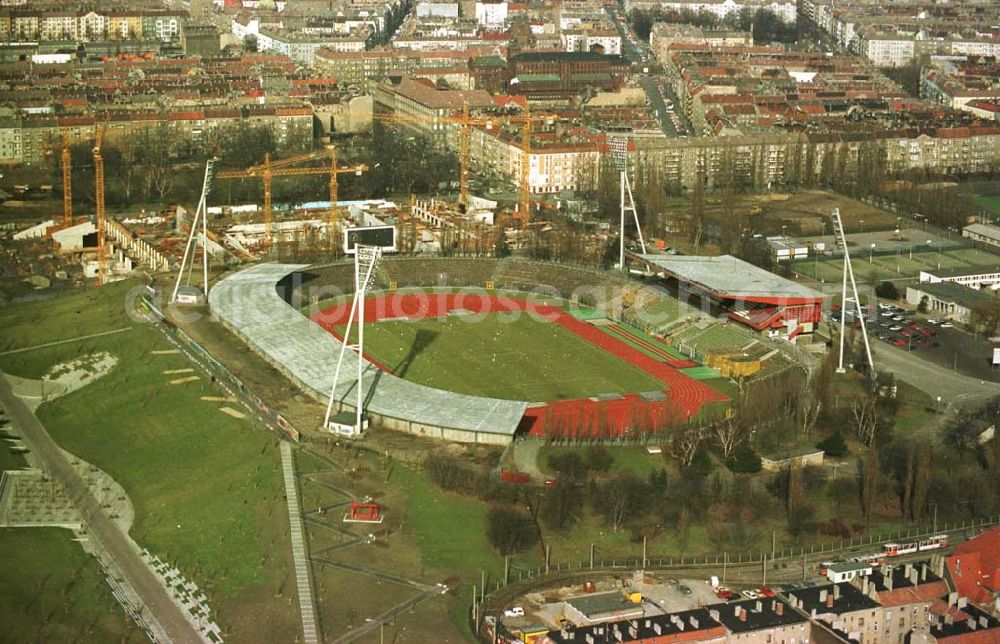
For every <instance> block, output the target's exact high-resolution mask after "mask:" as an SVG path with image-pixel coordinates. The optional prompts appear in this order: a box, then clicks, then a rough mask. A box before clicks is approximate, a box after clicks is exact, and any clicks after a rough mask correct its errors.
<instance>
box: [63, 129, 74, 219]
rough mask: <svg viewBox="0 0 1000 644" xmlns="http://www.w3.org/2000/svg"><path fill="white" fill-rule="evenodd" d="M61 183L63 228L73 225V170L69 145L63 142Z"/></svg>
mask: <svg viewBox="0 0 1000 644" xmlns="http://www.w3.org/2000/svg"><path fill="white" fill-rule="evenodd" d="M62 181H63V226H71V225H72V224H73V168H72V161H71V160H70V157H69V144H67V143H66V142H65V141H63V147H62Z"/></svg>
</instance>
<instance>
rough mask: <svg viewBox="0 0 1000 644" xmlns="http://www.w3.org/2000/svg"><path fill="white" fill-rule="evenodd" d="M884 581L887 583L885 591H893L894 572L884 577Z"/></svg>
mask: <svg viewBox="0 0 1000 644" xmlns="http://www.w3.org/2000/svg"><path fill="white" fill-rule="evenodd" d="M882 580H883V581H884V582H885V589H886V590H888V591H892V581H893V574H892V571H890V572H889V574H887V575H882Z"/></svg>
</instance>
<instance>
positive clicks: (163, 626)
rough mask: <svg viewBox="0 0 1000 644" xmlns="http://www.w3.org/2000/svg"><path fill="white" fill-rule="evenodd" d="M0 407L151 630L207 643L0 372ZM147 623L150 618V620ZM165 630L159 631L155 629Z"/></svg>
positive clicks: (178, 643) (175, 639)
mask: <svg viewBox="0 0 1000 644" xmlns="http://www.w3.org/2000/svg"><path fill="white" fill-rule="evenodd" d="M0 402H2V403H3V405H4V406H5V407H6V408H7V411H8V413H9V414H10V417H11V420H12V421H13V422H14V423H15V424H16V426H17V427H18V428H19V429H20V430H21V432H22V436H23V439H24V441H25V442H26V443H27V444H28V445H29V446H30V447H31V449H32V450H33V451H34V452H35V454H37V455H38V456H39V458H41V460H42V462H43V463H44V464H45V467H46V469H47V470H48V472H49V474H50V475H51V476H53V477H54V478H55V479H57V480H58V481H59V482H60V483H62V485H63V487H64V488H65V489H66V492H67V494H68V495H69V498H70V499H71V500H72V501H73V503H74V504H75V505H76V507H77V510H78V511H79V512H80V515H81V516H82V517H83V521H84V523H85V524H86V526H87V532H88V536H89V537H90V538H91V539H93V540H94V541H96V542H97V544H98V545H99V546H100V548H101V549H103V550H104V552H106V553H107V554H108V555H109V556H110V557H111V558H112V559H113V560H114V561H115V563H116V564H117V565H118V568H119V570H121V572H122V574H123V575H124V576H125V579H126V581H127V583H128V584H129V585H131V587H132V589H133V590H134V591H135V592H136V594H137V595H138V596H139V598H140V600H141V601H142V603H143V605H144V606H145V607H146V608H147V609H148V611H147V612H150V613H152V615H153V617H154V619H155V622H156V624H154V623H153V621H154V620H149V621H150V626H151V627H152V628H153V629H154V631H155V630H160V631H161V632H163V633H165V635H166V636H167V637H168V638H169V640H170V641H171V642H174V643H176V644H182V643H185V642H192V643H193V642H201V641H203V640H202V638H201V636H200V635H199V634H198V632H197V631H196V630H195V629H194V627H193V626H192V625H191V624H190V623H189V622H188V621H187V619H185V617H184V614H183V613H182V612H181V608H180V607H179V606H178V605H177V604H175V603H174V602H173V600H172V599H171V598H170V596H169V595H168V594H167V591H166V589H165V588H164V587H163V586H162V585H161V584H160V581H159V579H157V578H156V576H155V575H154V574H153V571H152V570H150V569H149V567H148V566H147V565H146V563H145V562H144V561H143V560H142V558H141V557H140V556H139V552H138V551H137V550H135V549H133V547H132V543H131V540H130V539H129V538H128V537H127V536H126V535H125V533H123V532H122V531H121V530H120V529H119V528H118V526H117V525H115V523H114V522H113V521H111V519H109V518H108V517H107V516H106V515H105V514H104V513H103V512H102V511H101V506H100V504H99V503H98V502H97V499H95V498H94V496H93V494H92V493H91V492H90V490H89V489H88V488H87V486H86V484H85V483H84V482H83V480H82V479H81V478H80V476H79V475H78V474H77V473H76V471H75V470H74V469H73V468H72V466H71V465H70V464H69V461H68V460H67V459H66V456H65V455H64V454H63V453H62V452H61V451H60V450H59V447H58V446H57V445H56V443H55V441H53V440H52V438H51V437H50V436H49V434H48V432H47V431H45V427H43V426H42V424H41V423H40V422H39V421H38V418H37V417H36V416H35V414H34V413H32V411H31V410H30V409H29V408H28V406H27V405H26V404H25V403H24V401H22V400H21V399H20V398H18V397H17V396H15V395H14V393H13V392H12V391H11V388H10V384H9V383H8V382H7V379H6V378H5V377H4V376H3V374H2V373H0ZM147 619H148V618H147ZM157 625H158V626H159V627H160V628H159V629H157V628H156V626H157Z"/></svg>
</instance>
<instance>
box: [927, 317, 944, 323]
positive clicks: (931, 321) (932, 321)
mask: <svg viewBox="0 0 1000 644" xmlns="http://www.w3.org/2000/svg"><path fill="white" fill-rule="evenodd" d="M927 324H941V320H935V319H934V318H931V319H929V320H927Z"/></svg>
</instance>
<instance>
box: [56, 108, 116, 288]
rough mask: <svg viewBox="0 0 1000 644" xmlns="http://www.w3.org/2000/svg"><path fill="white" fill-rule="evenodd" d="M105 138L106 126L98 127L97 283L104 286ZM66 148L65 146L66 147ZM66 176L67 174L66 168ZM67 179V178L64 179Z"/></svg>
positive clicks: (95, 162)
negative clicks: (102, 144)
mask: <svg viewBox="0 0 1000 644" xmlns="http://www.w3.org/2000/svg"><path fill="white" fill-rule="evenodd" d="M103 139H104V126H103V125H102V126H99V127H98V128H97V138H96V140H95V141H94V149H93V154H94V182H95V188H94V202H95V219H96V221H97V285H98V286H102V285H104V284H106V283H107V281H108V257H107V253H108V250H107V247H106V246H105V230H104V157H103V156H101V142H102V140H103ZM64 149H65V148H64ZM63 172H64V176H65V170H64V171H63ZM64 180H65V179H64Z"/></svg>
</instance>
